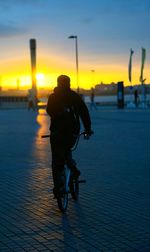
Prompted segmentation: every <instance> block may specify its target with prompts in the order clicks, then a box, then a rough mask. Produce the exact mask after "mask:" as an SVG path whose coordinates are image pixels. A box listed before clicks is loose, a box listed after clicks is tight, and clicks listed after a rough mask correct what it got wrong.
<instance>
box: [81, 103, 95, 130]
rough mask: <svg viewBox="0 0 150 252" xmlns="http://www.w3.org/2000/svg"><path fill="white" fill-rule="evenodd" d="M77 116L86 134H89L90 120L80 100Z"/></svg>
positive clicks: (86, 109) (85, 107)
mask: <svg viewBox="0 0 150 252" xmlns="http://www.w3.org/2000/svg"><path fill="white" fill-rule="evenodd" d="M79 116H80V118H81V120H82V123H83V126H84V129H85V131H86V133H87V134H91V132H92V131H91V118H90V114H89V111H88V108H87V106H86V104H85V102H84V101H83V100H82V99H80V107H79Z"/></svg>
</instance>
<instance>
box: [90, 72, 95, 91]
mask: <svg viewBox="0 0 150 252" xmlns="http://www.w3.org/2000/svg"><path fill="white" fill-rule="evenodd" d="M91 73H92V88H93V87H94V82H95V79H94V77H95V76H94V74H95V70H94V69H92V70H91Z"/></svg>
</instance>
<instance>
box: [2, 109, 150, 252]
mask: <svg viewBox="0 0 150 252" xmlns="http://www.w3.org/2000/svg"><path fill="white" fill-rule="evenodd" d="M0 114H1V125H0V141H1V145H0V153H1V156H0V251H2V252H3V251H4V252H8V251H19V252H20V251H55V252H56V251H65V252H67V251H68V252H72V251H81V252H82V251H83V252H84V251H89V252H90V251H91V252H94V251H101V252H113V251H114V252H121V251H129V252H149V251H150V239H149V238H150V212H149V209H150V169H149V167H150V166H149V163H150V155H149V145H150V136H149V129H150V127H149V124H150V111H149V110H124V111H120V110H116V109H99V110H98V111H93V112H91V116H92V120H93V128H94V131H95V135H94V136H93V137H92V138H91V140H90V141H88V142H86V141H84V140H81V141H80V143H79V147H78V149H77V151H76V152H75V153H74V155H75V158H76V160H77V161H78V164H79V167H80V168H81V171H82V174H85V175H84V176H83V175H82V177H84V178H85V179H86V180H87V183H86V184H84V185H81V187H80V188H81V193H80V199H79V201H78V202H77V203H75V202H74V201H73V200H72V199H70V201H69V206H68V210H67V213H66V214H61V213H60V212H59V210H58V208H57V204H56V201H55V200H54V199H53V196H52V193H51V189H52V177H51V170H50V162H51V153H50V150H49V142H48V140H47V139H45V140H42V139H41V138H40V135H41V134H43V133H47V129H48V117H47V116H46V114H45V112H44V111H42V110H41V111H40V113H39V114H38V115H37V114H35V113H33V112H32V111H31V112H28V111H25V110H16V111H15V110H14V111H9V110H8V111H0ZM36 121H37V122H38V124H37V123H36Z"/></svg>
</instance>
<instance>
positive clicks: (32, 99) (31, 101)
mask: <svg viewBox="0 0 150 252" xmlns="http://www.w3.org/2000/svg"><path fill="white" fill-rule="evenodd" d="M37 102H38V101H37V97H36V95H35V93H34V91H33V90H32V89H29V90H28V110H30V109H32V110H34V111H35V110H36V109H37Z"/></svg>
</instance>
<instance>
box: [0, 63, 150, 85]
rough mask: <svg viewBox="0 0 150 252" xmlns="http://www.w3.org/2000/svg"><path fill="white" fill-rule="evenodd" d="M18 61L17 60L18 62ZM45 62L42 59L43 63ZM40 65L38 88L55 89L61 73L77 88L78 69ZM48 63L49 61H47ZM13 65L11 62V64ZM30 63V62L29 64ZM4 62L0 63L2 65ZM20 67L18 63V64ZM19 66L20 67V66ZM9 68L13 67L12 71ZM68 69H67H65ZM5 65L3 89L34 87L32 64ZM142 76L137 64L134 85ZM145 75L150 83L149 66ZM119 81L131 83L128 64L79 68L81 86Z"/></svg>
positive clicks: (1, 79)
mask: <svg viewBox="0 0 150 252" xmlns="http://www.w3.org/2000/svg"><path fill="white" fill-rule="evenodd" d="M16 63H17V62H16ZM42 63H43V62H42V61H41V64H42ZM41 64H39V65H38V67H37V68H38V71H37V75H36V77H37V88H38V89H41V88H43V89H48V90H50V89H53V88H54V87H55V86H56V85H57V77H58V76H59V75H60V74H65V75H68V76H69V77H70V78H71V88H74V89H76V88H77V84H76V80H77V78H76V71H75V69H74V68H73V69H72V68H71V69H70V68H69V67H68V68H67V67H66V66H65V67H64V68H63V69H62V68H61V67H60V65H59V66H58V67H56V66H53V67H48V66H46V67H45V65H44V64H43V65H41ZM47 64H48V62H47ZM10 65H11V64H10ZM28 65H29V64H28ZM1 66H2V63H1V64H0V67H1ZM17 67H18V65H17ZM18 68H19V67H18ZM9 69H11V71H10V72H8V71H9ZM65 69H67V71H66V70H65ZM91 69H94V77H93V76H92V73H91ZM4 70H5V68H4V66H3V68H2V71H1V73H4V74H3V75H2V74H1V75H0V86H1V87H2V90H6V89H18V88H19V89H21V90H27V89H30V88H31V87H32V84H31V82H32V79H31V75H30V74H31V73H30V66H26V64H25V68H23V63H21V65H20V69H19V71H17V70H18V69H17V70H15V66H13V67H12V68H11V67H10V66H9V68H7V71H6V70H5V71H4ZM139 76H140V66H139V65H137V66H135V67H134V69H133V71H132V80H133V83H132V85H135V84H140V82H139ZM144 77H145V78H146V84H149V83H150V78H149V72H148V66H147V67H145V69H144ZM118 81H124V85H125V86H127V85H131V84H130V82H129V80H128V67H127V66H119V65H106V64H105V65H99V66H97V67H95V68H90V67H88V66H86V67H85V66H84V69H83V68H82V69H81V67H80V68H79V88H84V89H91V87H93V86H95V85H97V84H100V83H101V82H102V83H104V84H110V83H112V82H114V83H117V82H118Z"/></svg>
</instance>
